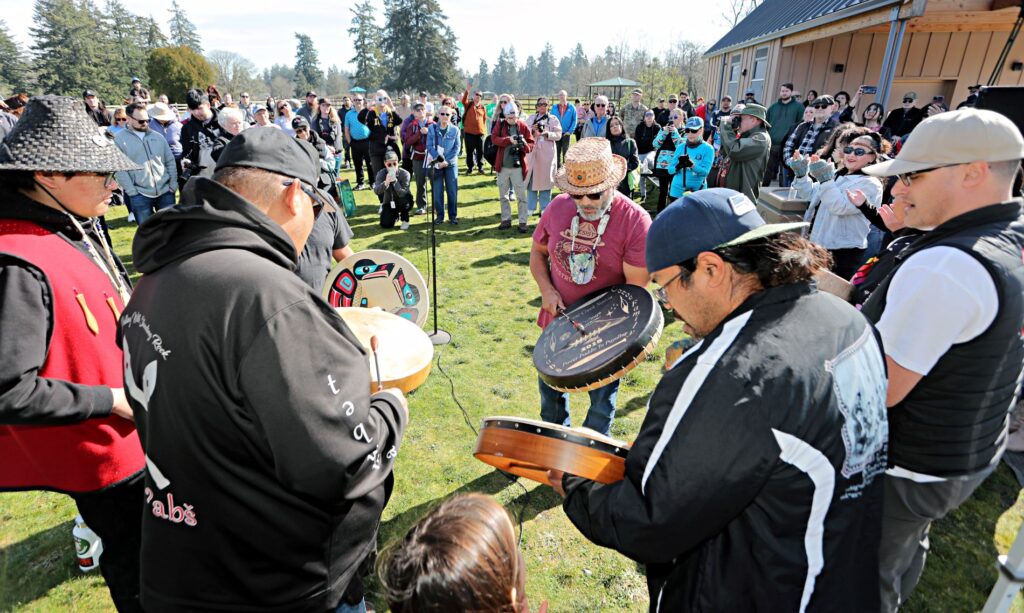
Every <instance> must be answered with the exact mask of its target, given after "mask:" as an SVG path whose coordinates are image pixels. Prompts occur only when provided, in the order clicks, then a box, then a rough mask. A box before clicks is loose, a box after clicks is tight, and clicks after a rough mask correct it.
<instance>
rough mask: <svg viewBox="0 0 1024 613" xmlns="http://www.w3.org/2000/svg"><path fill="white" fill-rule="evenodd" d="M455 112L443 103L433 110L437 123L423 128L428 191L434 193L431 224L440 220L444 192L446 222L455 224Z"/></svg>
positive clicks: (458, 142) (457, 138)
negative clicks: (429, 187) (453, 121)
mask: <svg viewBox="0 0 1024 613" xmlns="http://www.w3.org/2000/svg"><path fill="white" fill-rule="evenodd" d="M454 113H455V111H454V110H453V109H450V108H448V107H446V106H441V107H439V108H438V110H437V123H433V124H430V127H429V128H427V158H426V159H427V168H429V169H430V183H431V191H432V192H433V194H434V211H435V213H436V214H437V217H436V218H435V219H434V223H435V224H440V223H442V222H444V197H445V195H446V194H447V195H448V223H450V224H452V225H453V226H457V225H459V209H458V203H457V198H458V190H459V172H458V170H459V168H458V158H459V150H460V148H461V145H462V139H461V137H460V136H459V127H458V126H456V125H454V124H453V123H452V115H454Z"/></svg>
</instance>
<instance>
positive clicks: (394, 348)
mask: <svg viewBox="0 0 1024 613" xmlns="http://www.w3.org/2000/svg"><path fill="white" fill-rule="evenodd" d="M337 311H338V315H340V316H341V318H342V319H343V320H344V321H345V324H346V325H347V326H348V327H349V329H350V330H352V333H353V334H355V336H356V338H357V339H359V343H360V344H361V345H362V346H363V348H364V349H365V350H366V354H367V356H368V358H369V362H370V384H371V387H372V389H373V390H376V384H377V363H378V362H379V363H380V370H381V373H380V379H381V382H382V383H383V384H384V387H397V388H399V389H401V390H402V391H403V392H406V393H408V392H411V391H412V390H414V389H416V388H417V387H419V386H420V385H421V384H422V383H423V382H424V381H426V379H427V375H429V374H430V367H431V364H432V360H433V358H434V345H433V343H431V342H430V337H429V336H427V333H426V332H424V331H423V330H422V329H421V328H420V327H419V326H417V325H416V324H414V323H412V322H411V321H409V320H408V319H405V318H403V317H399V316H397V315H393V314H391V313H388V312H387V311H383V310H381V309H362V308H358V307H339V308H338V309H337ZM374 336H376V337H377V359H376V360H374V359H373V353H372V351H371V347H370V338H371V337H374Z"/></svg>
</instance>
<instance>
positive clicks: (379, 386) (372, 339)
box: [370, 336, 384, 392]
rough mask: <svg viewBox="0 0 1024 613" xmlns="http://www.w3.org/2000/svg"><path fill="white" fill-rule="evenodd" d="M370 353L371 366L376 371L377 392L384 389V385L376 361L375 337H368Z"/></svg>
mask: <svg viewBox="0 0 1024 613" xmlns="http://www.w3.org/2000/svg"><path fill="white" fill-rule="evenodd" d="M370 351H372V352H373V365H374V367H376V369H377V391H378V392H379V391H381V390H383V389H384V384H383V383H381V380H380V361H379V360H378V359H377V337H376V336H371V337H370Z"/></svg>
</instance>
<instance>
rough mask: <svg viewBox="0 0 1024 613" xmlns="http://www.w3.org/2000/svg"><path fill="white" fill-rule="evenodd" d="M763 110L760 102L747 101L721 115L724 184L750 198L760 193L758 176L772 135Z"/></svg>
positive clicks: (763, 169) (755, 197) (752, 198)
mask: <svg viewBox="0 0 1024 613" xmlns="http://www.w3.org/2000/svg"><path fill="white" fill-rule="evenodd" d="M766 114H767V111H766V110H765V108H764V107H763V106H761V105H760V104H747V105H745V106H744V107H743V108H742V109H741V110H740V111H739V112H738V113H737V114H736V115H735V116H732V117H730V118H729V119H725V118H723V119H722V123H721V125H720V128H721V137H722V149H721V151H722V155H725V156H727V157H728V158H729V173H728V174H727V175H726V176H725V186H726V187H728V188H729V189H734V190H736V191H738V192H740V193H742V194H745V195H746V196H747V198H750V201H751V202H757V197H758V195H760V193H761V179H762V178H763V177H764V171H765V168H767V166H768V156H769V155H770V154H771V148H772V138H771V136H769V135H768V130H769V129H771V127H772V125H771V124H770V123H768V120H767V117H766Z"/></svg>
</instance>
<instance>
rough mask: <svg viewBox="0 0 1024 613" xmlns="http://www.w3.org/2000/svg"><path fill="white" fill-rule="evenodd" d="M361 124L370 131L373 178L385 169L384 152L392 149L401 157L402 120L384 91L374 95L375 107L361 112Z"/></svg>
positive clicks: (378, 91) (380, 90)
mask: <svg viewBox="0 0 1024 613" xmlns="http://www.w3.org/2000/svg"><path fill="white" fill-rule="evenodd" d="M359 122H360V123H362V124H363V125H365V126H366V127H367V128H369V129H370V138H369V140H370V170H371V172H372V174H371V175H370V176H371V177H376V176H377V173H379V172H380V171H381V170H383V169H384V152H386V151H387V150H388V149H391V150H392V151H394V152H395V153H397V154H398V155H399V156H401V155H402V152H401V151H399V149H398V131H399V128H400V127H401V126H402V118H401V117H399V116H398V113H396V112H395V109H394V108H392V106H391V98H389V97H388V93H387V92H386V91H384V90H383V89H378V90H377V93H376V94H374V100H373V106H372V107H368V108H365V109H363V110H362V111H360V112H359Z"/></svg>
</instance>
